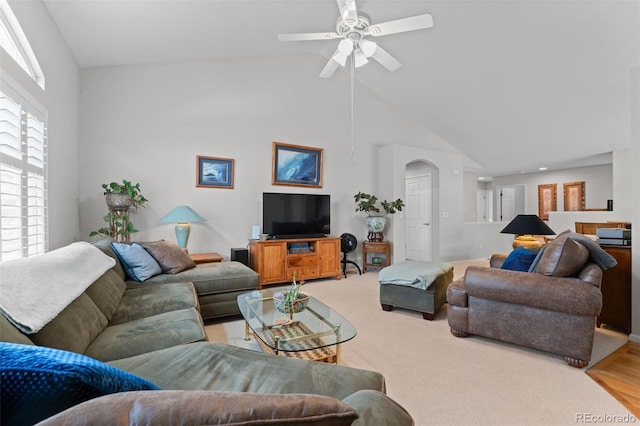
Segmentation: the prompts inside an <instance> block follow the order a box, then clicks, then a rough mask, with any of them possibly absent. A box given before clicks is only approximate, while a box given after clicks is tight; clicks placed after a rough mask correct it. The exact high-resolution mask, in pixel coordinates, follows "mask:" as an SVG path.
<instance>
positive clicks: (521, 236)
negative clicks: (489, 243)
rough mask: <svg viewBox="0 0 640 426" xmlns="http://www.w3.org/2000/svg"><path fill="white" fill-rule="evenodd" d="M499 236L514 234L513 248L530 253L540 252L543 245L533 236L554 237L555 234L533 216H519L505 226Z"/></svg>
mask: <svg viewBox="0 0 640 426" xmlns="http://www.w3.org/2000/svg"><path fill="white" fill-rule="evenodd" d="M500 233H501V234H515V235H516V238H515V239H514V240H513V248H514V249H515V248H519V247H522V248H526V249H529V250H532V251H537V250H540V247H542V246H543V244H542V243H541V242H540V241H538V239H537V238H535V237H534V235H555V232H553V230H552V229H551V228H549V227H548V226H547V224H546V223H544V222H543V221H542V219H540V218H539V217H538V215H535V214H519V215H517V216H516V217H515V218H514V219H513V220H512V221H511V222H509V224H508V225H507V226H505V227H504V229H503V230H502V231H500Z"/></svg>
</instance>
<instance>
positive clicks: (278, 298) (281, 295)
mask: <svg viewBox="0 0 640 426" xmlns="http://www.w3.org/2000/svg"><path fill="white" fill-rule="evenodd" d="M291 278H292V282H291V285H290V286H289V287H288V288H287V289H286V290H283V291H279V292H277V293H274V295H273V304H274V305H275V307H276V309H277V310H278V311H280V312H282V313H283V314H288V315H289V318H290V319H292V318H293V314H294V313H298V312H301V311H303V310H304V309H305V308H306V307H307V304H308V303H309V295H308V294H306V293H303V292H302V291H300V289H301V288H302V284H303V283H302V282H300V284H298V283H297V282H296V273H295V271H294V272H293V275H292V277H291Z"/></svg>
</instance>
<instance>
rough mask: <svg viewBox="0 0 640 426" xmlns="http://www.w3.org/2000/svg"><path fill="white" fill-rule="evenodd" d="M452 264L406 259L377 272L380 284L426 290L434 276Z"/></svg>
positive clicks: (436, 276) (443, 272) (445, 271)
mask: <svg viewBox="0 0 640 426" xmlns="http://www.w3.org/2000/svg"><path fill="white" fill-rule="evenodd" d="M452 267H453V266H452V265H451V264H450V263H445V262H423V261H418V260H408V261H406V262H400V263H396V264H394V265H391V266H387V267H386V268H382V269H381V270H380V273H379V274H378V281H379V282H380V284H395V285H404V286H408V287H415V288H419V289H422V290H426V289H427V288H428V287H429V286H430V285H431V284H432V283H433V282H434V281H435V279H436V278H438V277H439V276H440V275H442V274H445V273H447V272H448V271H449V270H450V269H451V268H452Z"/></svg>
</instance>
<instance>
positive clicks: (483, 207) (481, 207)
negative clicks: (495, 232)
mask: <svg viewBox="0 0 640 426" xmlns="http://www.w3.org/2000/svg"><path fill="white" fill-rule="evenodd" d="M488 201H489V200H487V190H486V189H478V195H477V201H476V222H487V221H488V220H489V219H488V217H487V202H488Z"/></svg>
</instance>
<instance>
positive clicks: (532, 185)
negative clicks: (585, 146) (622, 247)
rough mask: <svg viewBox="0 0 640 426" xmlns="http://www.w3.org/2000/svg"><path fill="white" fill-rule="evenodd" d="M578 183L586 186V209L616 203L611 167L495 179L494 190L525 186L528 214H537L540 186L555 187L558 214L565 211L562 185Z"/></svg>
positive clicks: (608, 165)
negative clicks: (553, 185)
mask: <svg viewBox="0 0 640 426" xmlns="http://www.w3.org/2000/svg"><path fill="white" fill-rule="evenodd" d="M579 181H584V182H585V208H587V209H595V208H601V209H606V207H607V200H610V199H613V165H612V164H604V165H600V166H590V167H576V168H572V169H564V170H555V171H549V172H541V173H523V174H519V175H511V176H499V177H494V178H493V182H492V186H493V188H495V187H497V186H504V185H525V187H526V189H525V192H526V195H525V213H526V214H538V185H544V184H552V183H555V184H556V187H557V195H558V211H562V210H563V209H564V207H563V206H564V194H563V184H564V183H568V182H579ZM614 206H615V200H614Z"/></svg>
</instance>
